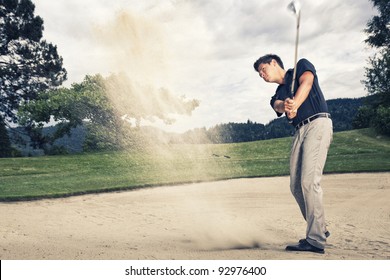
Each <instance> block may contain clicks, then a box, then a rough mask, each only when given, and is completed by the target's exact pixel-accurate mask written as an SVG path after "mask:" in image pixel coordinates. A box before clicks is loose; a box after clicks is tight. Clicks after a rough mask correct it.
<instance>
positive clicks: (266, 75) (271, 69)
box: [258, 60, 277, 83]
mask: <svg viewBox="0 0 390 280" xmlns="http://www.w3.org/2000/svg"><path fill="white" fill-rule="evenodd" d="M276 65H277V62H276V61H275V60H272V61H271V62H270V63H269V64H268V63H262V64H260V65H259V68H258V71H259V76H260V78H262V79H263V80H264V81H266V82H267V83H272V82H275V77H276V76H275V75H276V73H277V71H276Z"/></svg>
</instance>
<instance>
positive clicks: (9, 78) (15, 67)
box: [0, 0, 67, 131]
mask: <svg viewBox="0 0 390 280" xmlns="http://www.w3.org/2000/svg"><path fill="white" fill-rule="evenodd" d="M34 10H35V5H34V4H33V3H32V2H31V0H0V118H1V119H2V123H0V126H2V128H1V129H2V130H3V131H4V130H5V127H4V122H13V123H17V122H18V115H17V112H18V109H19V107H20V105H21V104H23V103H28V102H29V101H30V100H34V99H36V98H37V97H38V95H39V93H40V92H42V91H45V90H47V89H52V88H55V87H57V86H59V85H61V84H62V82H63V81H65V80H66V76H67V73H66V70H65V69H64V68H63V67H62V58H61V57H60V56H59V55H58V53H57V47H56V46H54V45H52V44H51V43H48V42H46V41H45V40H43V39H42V33H43V19H42V18H41V17H39V16H35V15H34Z"/></svg>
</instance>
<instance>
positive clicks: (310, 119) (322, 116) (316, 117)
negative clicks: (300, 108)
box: [295, 113, 330, 130]
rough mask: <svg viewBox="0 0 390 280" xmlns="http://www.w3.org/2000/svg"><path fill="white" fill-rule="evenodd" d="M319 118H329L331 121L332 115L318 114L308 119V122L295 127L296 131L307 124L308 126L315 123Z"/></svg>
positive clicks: (304, 121)
mask: <svg viewBox="0 0 390 280" xmlns="http://www.w3.org/2000/svg"><path fill="white" fill-rule="evenodd" d="M318 118H328V119H330V114H328V113H318V114H315V115H313V116H311V117H309V118H307V119H306V120H303V121H301V122H300V123H299V124H297V125H296V126H295V130H298V129H300V128H301V127H302V126H304V125H305V124H308V123H310V122H312V121H314V120H315V119H318Z"/></svg>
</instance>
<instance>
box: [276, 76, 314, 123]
mask: <svg viewBox="0 0 390 280" xmlns="http://www.w3.org/2000/svg"><path fill="white" fill-rule="evenodd" d="M313 82H314V75H313V73H312V72H310V71H306V72H304V73H303V74H302V75H301V76H300V77H299V87H298V90H297V92H296V94H295V97H294V99H290V98H287V99H286V100H285V101H284V102H283V101H282V102H283V106H282V105H279V108H278V109H281V108H282V107H283V108H284V112H286V113H287V116H288V117H289V118H290V119H291V118H294V117H295V116H296V114H297V111H298V109H299V107H300V106H301V105H302V103H303V102H305V100H306V98H307V97H308V96H309V93H310V90H311V88H312V86H313ZM275 110H276V109H275Z"/></svg>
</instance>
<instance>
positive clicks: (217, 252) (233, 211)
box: [0, 173, 390, 260]
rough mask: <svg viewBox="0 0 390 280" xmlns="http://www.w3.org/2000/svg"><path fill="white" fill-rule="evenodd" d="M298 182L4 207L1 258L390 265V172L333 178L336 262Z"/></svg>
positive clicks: (329, 205) (327, 194) (328, 202)
mask: <svg viewBox="0 0 390 280" xmlns="http://www.w3.org/2000/svg"><path fill="white" fill-rule="evenodd" d="M288 185H289V178H288V177H275V178H255V179H237V180H228V181H220V182H209V183H199V184H188V185H181V186H169V187H156V188H148V189H141V190H136V191H128V192H118V193H109V194H98V195H85V196H78V197H71V198H64V199H52V200H41V201H33V202H18V203H1V204H0V259H3V260H6V259H27V260H29V259H40V260H41V259H61V260H62V259H115V260H119V259H133V260H136V259H145V260H146V259H150V260H153V259H166V260H167V259H168V260H169V259H179V260H184V259H186V260H190V259H198V260H200V259H220V260H222V259H336V260H338V259H363V260H371V259H385V260H388V259H390V249H389V248H390V246H389V244H390V219H389V215H390V203H389V201H390V173H371V174H367V173H361V174H342V175H325V176H324V178H323V184H322V186H323V189H324V202H325V213H326V220H327V223H328V229H329V230H330V231H331V236H330V238H329V239H328V244H327V247H326V253H325V254H324V255H317V254H314V253H296V252H286V251H285V250H284V248H285V246H286V244H288V243H294V242H296V241H297V240H298V239H300V238H302V237H304V233H305V222H304V221H303V219H302V217H301V214H300V212H299V209H298V206H297V205H296V203H295V201H294V198H293V197H292V195H291V194H290V192H289V186H288Z"/></svg>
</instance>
